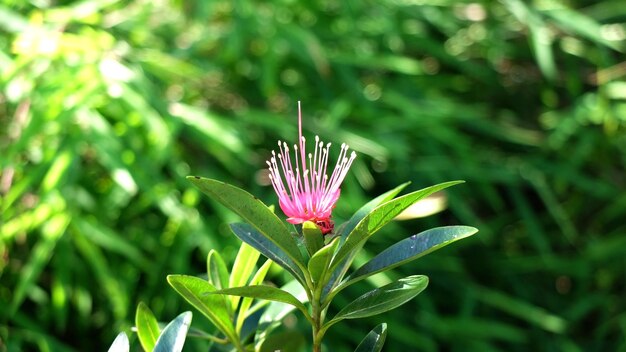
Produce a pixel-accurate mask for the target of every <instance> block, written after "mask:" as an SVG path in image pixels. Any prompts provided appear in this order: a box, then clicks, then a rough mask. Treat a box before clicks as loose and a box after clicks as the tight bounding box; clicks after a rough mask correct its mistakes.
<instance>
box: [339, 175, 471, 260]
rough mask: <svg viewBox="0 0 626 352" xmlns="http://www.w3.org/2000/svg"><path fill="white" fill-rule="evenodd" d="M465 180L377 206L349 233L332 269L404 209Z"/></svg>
mask: <svg viewBox="0 0 626 352" xmlns="http://www.w3.org/2000/svg"><path fill="white" fill-rule="evenodd" d="M463 182H464V181H451V182H445V183H440V184H438V185H434V186H430V187H427V188H424V189H421V190H419V191H415V192H412V193H409V194H406V195H404V196H402V197H399V198H396V199H393V200H390V201H388V202H385V203H383V204H381V205H379V206H378V207H376V208H375V209H373V210H372V211H371V212H370V213H369V214H367V215H366V216H365V217H364V218H363V219H362V220H361V221H360V222H359V224H358V225H357V226H356V227H355V228H354V230H352V232H350V233H349V234H348V237H347V238H346V241H345V243H344V244H343V245H342V246H341V247H340V248H339V250H338V252H337V254H336V255H335V257H334V258H333V260H332V263H331V270H333V269H334V268H336V267H337V266H338V265H339V264H340V263H341V262H342V260H343V259H344V258H346V257H347V256H348V255H350V253H351V252H353V251H354V250H358V249H359V248H360V247H361V246H362V245H363V243H365V241H367V239H368V238H370V237H371V236H372V235H373V234H374V233H376V231H378V230H380V228H381V227H383V226H384V225H386V224H387V223H388V222H390V221H391V220H393V218H395V217H396V215H398V214H400V213H401V212H402V211H403V210H404V209H406V208H408V207H410V206H411V205H412V204H414V203H415V202H417V201H419V200H420V199H423V198H425V197H427V196H429V195H431V194H433V193H435V192H437V191H441V190H442V189H444V188H448V187H450V186H454V185H456V184H459V183H463Z"/></svg>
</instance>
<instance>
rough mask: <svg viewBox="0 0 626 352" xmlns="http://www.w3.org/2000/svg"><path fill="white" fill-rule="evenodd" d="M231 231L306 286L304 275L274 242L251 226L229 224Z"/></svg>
mask: <svg viewBox="0 0 626 352" xmlns="http://www.w3.org/2000/svg"><path fill="white" fill-rule="evenodd" d="M230 228H231V230H232V231H233V233H234V234H235V236H237V237H238V238H239V239H240V240H242V241H243V242H245V243H247V244H249V245H250V246H252V247H254V248H255V249H256V250H258V251H259V252H261V253H262V254H263V255H264V256H266V257H267V258H269V259H271V260H272V261H273V262H274V263H276V264H278V265H280V266H281V267H283V268H284V269H285V270H287V271H288V272H289V273H290V274H291V275H293V277H294V278H296V279H297V280H298V281H300V283H302V284H303V285H306V281H305V279H304V275H303V274H302V271H301V270H300V268H299V267H298V266H297V265H296V264H295V263H294V261H293V260H291V258H289V256H287V254H286V253H285V251H283V250H282V249H280V248H279V247H278V246H277V245H276V244H274V242H272V241H270V240H269V239H268V238H267V237H265V236H263V235H262V234H261V233H259V232H258V231H257V230H256V229H255V228H253V227H252V226H251V225H248V224H243V223H238V224H231V225H230Z"/></svg>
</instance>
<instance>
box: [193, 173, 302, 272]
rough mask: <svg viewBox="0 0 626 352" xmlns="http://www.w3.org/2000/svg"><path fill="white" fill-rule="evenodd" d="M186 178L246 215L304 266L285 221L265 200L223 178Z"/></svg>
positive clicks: (241, 214) (288, 254) (258, 228)
mask: <svg viewBox="0 0 626 352" xmlns="http://www.w3.org/2000/svg"><path fill="white" fill-rule="evenodd" d="M187 179H188V180H190V181H191V182H192V183H193V184H194V185H195V186H196V187H198V188H199V189H200V190H201V191H202V192H204V193H205V194H207V195H208V196H209V197H211V198H213V199H214V200H216V201H218V202H220V203H222V205H224V206H225V207H227V208H228V209H230V210H232V211H233V212H235V213H237V215H239V216H241V217H242V218H243V219H245V220H246V222H248V223H249V224H250V225H252V226H254V227H255V228H256V229H257V230H258V231H259V232H260V233H261V234H262V235H263V236H265V237H267V238H268V239H269V240H270V241H272V242H273V243H274V244H276V246H278V247H279V248H280V249H282V250H283V251H284V252H285V253H286V254H287V256H289V257H290V258H291V259H292V260H293V261H294V262H295V263H296V264H297V265H298V266H300V268H301V269H304V264H303V261H302V255H301V254H300V250H299V249H298V245H297V243H296V240H295V239H294V238H293V237H292V236H291V234H290V233H289V230H288V229H287V227H286V226H285V225H284V224H283V222H282V221H281V220H280V219H279V218H278V217H277V216H276V214H274V213H272V211H271V210H269V209H268V207H267V206H266V205H265V204H263V202H261V201H260V200H259V199H257V198H256V197H254V196H253V195H252V194H250V193H248V192H246V191H244V190H242V189H240V188H237V187H235V186H233V185H229V184H227V183H224V182H220V181H216V180H212V179H208V178H201V177H197V176H195V177H192V176H189V177H187Z"/></svg>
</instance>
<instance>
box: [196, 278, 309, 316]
mask: <svg viewBox="0 0 626 352" xmlns="http://www.w3.org/2000/svg"><path fill="white" fill-rule="evenodd" d="M207 293H210V295H211V296H217V295H218V294H222V295H231V296H240V297H251V298H258V299H265V300H268V301H274V302H282V303H287V304H291V305H292V306H294V307H296V308H298V309H299V310H300V311H301V312H302V313H303V314H304V316H305V317H306V318H307V319H309V320H310V316H309V312H308V311H307V309H306V307H305V306H304V304H302V302H300V300H298V299H297V298H296V297H294V296H293V295H291V294H290V293H289V292H287V291H283V290H281V289H279V288H276V287H272V286H265V285H253V286H243V287H231V288H227V289H223V290H216V291H211V292H207Z"/></svg>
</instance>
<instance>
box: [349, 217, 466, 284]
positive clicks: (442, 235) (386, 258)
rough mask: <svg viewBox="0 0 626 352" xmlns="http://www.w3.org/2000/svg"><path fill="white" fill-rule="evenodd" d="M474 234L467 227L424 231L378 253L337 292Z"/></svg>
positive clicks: (449, 227)
mask: <svg viewBox="0 0 626 352" xmlns="http://www.w3.org/2000/svg"><path fill="white" fill-rule="evenodd" d="M476 232H478V230H477V229H475V228H473V227H469V226H446V227H437V228H434V229H430V230H426V231H424V232H420V233H419V234H417V235H413V236H411V237H408V238H405V239H403V240H402V241H400V242H397V243H396V244H394V245H392V246H391V247H389V248H387V249H385V250H384V251H382V252H380V253H379V254H378V255H377V256H375V257H374V258H372V259H371V260H370V261H368V262H367V263H365V264H364V265H363V266H361V267H360V268H359V269H357V270H356V271H355V272H354V273H352V274H350V276H348V277H347V278H346V279H345V280H344V281H343V282H342V283H340V284H339V286H338V287H337V290H340V289H341V288H344V287H347V286H349V285H351V284H353V283H355V282H357V281H360V280H363V279H365V278H366V277H368V276H371V275H374V274H377V273H379V272H381V271H385V270H390V269H393V268H395V267H397V266H399V265H402V264H404V263H408V262H410V261H412V260H415V259H417V258H420V257H422V256H425V255H426V254H428V253H431V252H433V251H436V250H437V249H439V248H442V247H444V246H447V245H448V244H450V243H452V242H454V241H458V240H460V239H463V238H466V237H469V236H471V235H473V234H475V233H476Z"/></svg>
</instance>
